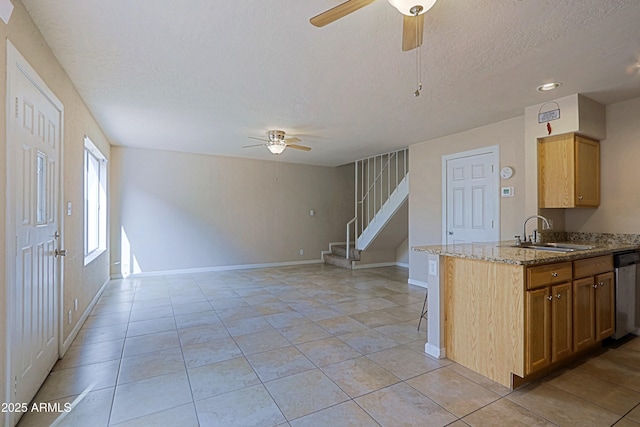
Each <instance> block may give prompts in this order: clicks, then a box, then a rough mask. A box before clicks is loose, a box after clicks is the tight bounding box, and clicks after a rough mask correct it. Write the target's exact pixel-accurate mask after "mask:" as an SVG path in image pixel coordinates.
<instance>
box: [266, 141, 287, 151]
mask: <svg viewBox="0 0 640 427" xmlns="http://www.w3.org/2000/svg"><path fill="white" fill-rule="evenodd" d="M267 148H268V149H269V151H271V154H282V152H283V151H284V149H285V148H287V145H286V144H285V143H284V141H282V142H276V143H274V144H267Z"/></svg>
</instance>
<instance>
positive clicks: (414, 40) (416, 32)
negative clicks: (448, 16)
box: [309, 0, 436, 51]
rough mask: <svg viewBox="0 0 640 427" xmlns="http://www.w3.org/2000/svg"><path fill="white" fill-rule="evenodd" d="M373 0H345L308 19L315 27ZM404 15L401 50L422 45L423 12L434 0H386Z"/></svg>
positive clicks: (321, 25) (345, 14)
mask: <svg viewBox="0 0 640 427" xmlns="http://www.w3.org/2000/svg"><path fill="white" fill-rule="evenodd" d="M374 1H375V0H347V1H346V2H344V3H341V4H339V5H338V6H336V7H334V8H332V9H329V10H327V11H326V12H323V13H321V14H320V15H316V16H314V17H313V18H311V19H310V20H309V21H310V22H311V24H313V25H315V26H316V27H324V26H325V25H327V24H330V23H332V22H333V21H337V20H338V19H340V18H342V17H344V16H347V15H349V14H350V13H352V12H355V11H356V10H358V9H361V8H363V7H365V6H367V5H369V4H371V3H373V2H374ZM388 1H389V3H391V5H392V6H393V7H395V8H396V9H398V11H399V12H400V13H402V14H403V15H404V22H403V26H402V50H403V51H408V50H412V49H415V48H417V47H419V46H421V45H422V38H423V32H424V13H425V12H426V11H428V10H429V9H431V8H432V7H433V5H434V4H435V3H436V0H388Z"/></svg>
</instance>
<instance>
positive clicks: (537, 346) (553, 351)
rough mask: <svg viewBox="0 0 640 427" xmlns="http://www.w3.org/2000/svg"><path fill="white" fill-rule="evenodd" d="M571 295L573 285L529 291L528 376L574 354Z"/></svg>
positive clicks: (566, 284) (563, 284) (526, 369)
mask: <svg viewBox="0 0 640 427" xmlns="http://www.w3.org/2000/svg"><path fill="white" fill-rule="evenodd" d="M571 293H572V288H571V283H562V284H558V285H554V286H548V287H544V288H539V289H535V290H531V291H527V302H526V303H527V323H526V324H527V333H526V337H527V338H526V339H527V343H526V348H527V354H526V356H527V357H526V358H525V363H526V368H525V371H526V373H527V374H530V373H532V372H535V371H537V370H540V369H542V368H545V367H547V366H549V365H550V364H551V363H555V362H557V361H559V360H562V359H564V358H565V357H567V356H569V355H570V354H571V353H573V350H572V349H573V342H572V339H571V337H572V321H573V320H572V319H573V314H572V310H571V307H572V298H571Z"/></svg>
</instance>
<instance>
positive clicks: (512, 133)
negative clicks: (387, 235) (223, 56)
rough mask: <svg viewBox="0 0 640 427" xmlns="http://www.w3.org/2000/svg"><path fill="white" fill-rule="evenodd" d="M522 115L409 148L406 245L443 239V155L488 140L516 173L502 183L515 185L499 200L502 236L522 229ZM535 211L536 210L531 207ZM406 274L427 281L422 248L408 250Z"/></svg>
mask: <svg viewBox="0 0 640 427" xmlns="http://www.w3.org/2000/svg"><path fill="white" fill-rule="evenodd" d="M523 141H524V116H520V117H516V118H513V119H509V120H505V121H502V122H498V123H494V124H491V125H488V126H483V127H479V128H476V129H472V130H469V131H466V132H462V133H458V134H455V135H449V136H446V137H443V138H438V139H434V140H431V141H426V142H422V143H419V144H415V145H412V146H410V147H409V170H410V171H411V180H410V181H409V247H412V246H421V245H437V244H440V243H441V242H442V156H443V155H447V154H454V153H458V152H462V151H467V150H473V149H476V148H482V147H487V146H491V145H499V146H500V166H501V167H503V166H511V167H512V168H513V169H514V175H513V177H512V178H511V179H509V180H506V181H505V180H503V181H502V182H501V184H502V185H504V186H513V187H514V197H510V198H501V199H500V202H501V203H500V236H501V239H512V238H513V236H514V235H516V234H521V233H519V232H518V230H519V229H520V227H521V224H522V222H521V221H522V219H523V218H524V216H525V210H524V206H525V197H524V196H525V185H524V184H525V174H524V143H523ZM534 213H535V212H534ZM409 265H410V270H409V278H410V279H411V280H414V281H419V282H423V283H426V281H427V261H426V255H425V254H424V253H418V252H414V251H410V252H409Z"/></svg>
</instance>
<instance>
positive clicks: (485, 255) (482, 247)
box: [411, 240, 640, 265]
mask: <svg viewBox="0 0 640 427" xmlns="http://www.w3.org/2000/svg"><path fill="white" fill-rule="evenodd" d="M567 243H572V244H575V243H581V244H585V245H592V246H595V248H593V249H587V250H580V251H575V252H551V251H543V250H535V249H525V248H514V247H510V246H511V245H513V244H514V241H513V240H512V241H504V242H490V243H465V244H453V245H433V246H414V247H412V248H411V249H412V250H414V251H417V252H427V253H430V254H434V255H444V256H451V257H456V258H468V259H479V260H483V261H490V262H500V263H504V264H515V265H536V264H549V263H554V262H562V261H572V260H575V259H580V258H589V257H594V256H599V255H608V254H612V253H614V252H622V251H626V250H633V249H638V248H640V245H637V244H635V243H629V242H620V243H616V242H606V243H603V242H595V243H594V242H590V241H583V242H576V241H571V242H567Z"/></svg>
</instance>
